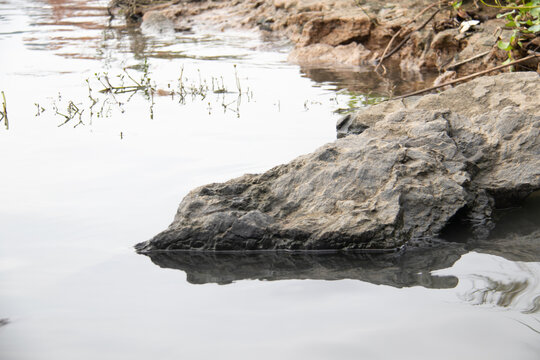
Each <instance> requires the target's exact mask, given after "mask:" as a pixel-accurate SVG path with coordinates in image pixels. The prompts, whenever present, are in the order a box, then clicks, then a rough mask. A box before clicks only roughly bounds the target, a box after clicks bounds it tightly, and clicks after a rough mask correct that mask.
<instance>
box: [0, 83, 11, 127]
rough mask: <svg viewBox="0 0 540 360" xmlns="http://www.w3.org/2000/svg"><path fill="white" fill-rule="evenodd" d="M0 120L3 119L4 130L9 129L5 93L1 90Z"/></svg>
mask: <svg viewBox="0 0 540 360" xmlns="http://www.w3.org/2000/svg"><path fill="white" fill-rule="evenodd" d="M0 116H1V117H0V121H2V120H4V125H6V130H9V121H8V114H7V101H6V94H4V92H3V91H2V110H0Z"/></svg>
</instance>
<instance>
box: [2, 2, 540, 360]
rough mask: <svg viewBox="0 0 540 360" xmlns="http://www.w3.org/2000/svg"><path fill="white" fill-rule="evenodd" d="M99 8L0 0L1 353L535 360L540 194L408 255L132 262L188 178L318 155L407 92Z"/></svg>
mask: <svg viewBox="0 0 540 360" xmlns="http://www.w3.org/2000/svg"><path fill="white" fill-rule="evenodd" d="M105 4H106V1H76V0H66V1H60V0H57V1H29V0H19V1H15V0H3V1H0V49H1V50H2V51H1V54H0V64H1V68H2V71H1V72H0V91H4V93H5V95H6V102H7V110H8V119H9V129H6V127H5V123H4V122H2V123H0V154H2V157H1V172H0V174H1V179H2V180H1V184H2V185H1V186H0V200H1V201H0V319H1V320H0V358H2V359H8V360H11V359H55V360H56V359H124V358H125V359H150V358H157V359H178V358H187V359H211V358H225V359H232V358H234V359H253V358H257V359H275V358H282V359H349V358H350V359H353V358H354V359H358V358H365V359H389V358H398V357H399V358H402V359H433V358H436V359H456V358H477V359H488V358H489V359H509V358H515V359H537V358H538V355H539V354H540V341H539V340H540V333H539V331H540V315H539V308H540V249H539V245H538V243H539V241H540V237H539V235H538V234H539V228H540V227H539V225H540V224H539V223H538V219H539V218H540V200H539V196H538V194H537V195H535V196H533V197H532V198H531V199H529V201H528V203H527V204H526V206H525V208H523V209H508V210H506V211H504V212H501V214H500V216H501V222H500V226H499V227H498V228H497V229H496V231H495V233H494V236H493V238H492V239H490V240H489V241H486V242H476V243H475V242H471V241H469V242H465V241H464V240H465V239H464V238H463V237H462V236H461V237H460V236H457V239H454V240H456V242H454V243H451V244H447V245H445V246H440V247H437V248H434V249H427V250H419V251H409V252H407V253H406V254H402V256H394V255H385V256H382V257H373V256H371V257H370V256H361V255H348V256H337V255H332V254H326V255H324V254H323V255H319V256H315V255H305V254H304V255H302V254H296V255H295V254H290V255H283V256H278V255H276V254H259V255H257V256H251V257H250V256H232V255H229V256H218V255H216V256H212V255H208V256H185V255H182V254H176V255H174V254H169V255H167V254H162V255H155V256H152V257H150V258H148V257H146V256H141V255H136V254H135V253H134V252H133V250H132V248H131V246H132V245H133V244H135V243H137V242H140V241H143V240H146V239H148V238H150V237H151V236H152V235H154V234H156V233H157V232H159V231H160V230H162V229H163V228H165V227H166V226H167V225H168V223H169V222H170V221H171V220H172V216H173V215H174V212H175V210H176V207H177V205H178V202H179V201H180V199H181V198H182V196H184V195H185V194H186V193H187V192H188V191H189V190H190V189H192V188H193V187H195V186H198V185H201V184H204V183H208V182H213V181H221V180H225V179H228V178H231V177H233V176H237V175H240V174H243V173H245V172H257V171H263V170H265V169H267V168H269V167H271V166H274V165H277V164H279V163H283V162H286V161H288V160H290V159H292V158H294V157H295V156H297V155H300V154H302V153H306V152H310V151H312V150H313V149H314V148H316V147H317V146H320V145H322V144H324V143H325V142H328V141H331V140H333V139H334V138H335V132H334V123H335V121H336V119H337V118H338V117H339V115H338V114H336V113H335V111H336V110H338V111H344V110H346V109H348V108H351V107H358V106H362V103H363V102H366V101H369V99H370V98H369V97H366V96H364V95H363V94H362V93H361V92H357V91H365V86H366V85H363V84H373V85H371V86H369V89H368V90H369V91H366V93H367V92H370V91H371V94H372V95H371V96H381V95H384V93H385V91H387V90H388V89H391V88H394V85H392V84H398V85H397V86H396V88H399V86H400V85H399V84H400V81H399V79H391V80H389V81H390V85H388V82H382V81H381V82H377V81H373V80H370V79H371V78H370V77H369V76H370V75H369V74H368V73H367V72H366V71H365V70H361V69H355V71H345V72H343V70H339V71H337V70H335V69H302V68H299V67H297V66H294V65H290V64H287V63H286V61H285V60H286V53H287V51H288V48H287V45H283V44H266V43H262V42H261V41H260V40H259V39H258V36H257V34H255V33H249V32H224V33H221V32H219V31H214V30H212V29H207V28H206V29H205V28H200V29H193V31H192V32H190V33H169V34H154V33H152V31H146V32H144V33H141V31H140V30H139V29H135V28H126V27H124V26H123V24H122V23H121V22H120V21H119V20H112V21H110V19H109V18H108V16H107V15H106V11H105V10H104V8H103V6H104V5H105ZM392 81H395V83H392ZM358 84H362V85H358ZM381 84H383V85H384V86H383V87H381ZM401 84H407V82H401ZM409 84H410V82H409ZM353 85H356V86H357V87H356V88H355V87H354V86H353ZM133 87H138V88H137V90H136V91H134V90H133ZM107 88H114V89H113V92H117V93H116V94H114V93H110V92H109V93H106V92H105V93H104V92H100V91H101V90H105V89H107ZM347 89H348V90H347ZM403 89H405V88H403ZM151 90H153V91H151ZM403 91H405V90H403ZM0 101H1V100H0ZM330 280H331V281H330Z"/></svg>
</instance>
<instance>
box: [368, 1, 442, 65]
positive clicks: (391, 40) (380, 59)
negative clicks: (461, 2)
mask: <svg viewBox="0 0 540 360" xmlns="http://www.w3.org/2000/svg"><path fill="white" fill-rule="evenodd" d="M443 2H444V0H442V1H439V2H436V3H433V4H431V5H429V6H427V7H425V8H424V9H423V10H422V11H420V12H419V13H418V14H416V16H415V17H414V18H413V19H411V20H410V21H408V22H407V23H406V24H404V25H403V26H402V27H401V29H399V30H398V32H396V33H395V34H394V36H392V38H391V39H390V42H389V43H388V44H387V45H386V48H385V49H384V51H383V53H382V55H381V57H380V58H379V61H378V63H377V66H376V67H375V71H377V69H378V68H379V66H381V64H382V62H383V61H384V60H385V59H386V53H387V52H388V49H390V46H391V45H392V44H393V43H394V40H395V39H396V38H397V37H398V36H400V35H401V33H402V32H403V30H404V29H405V27H406V26H409V25H410V24H412V23H414V22H416V20H418V18H419V17H420V16H422V15H424V13H425V12H426V11H428V10H429V9H431V8H433V7H435V6H438V5H440V4H442V3H443ZM424 26H425V25H424ZM413 31H415V30H413Z"/></svg>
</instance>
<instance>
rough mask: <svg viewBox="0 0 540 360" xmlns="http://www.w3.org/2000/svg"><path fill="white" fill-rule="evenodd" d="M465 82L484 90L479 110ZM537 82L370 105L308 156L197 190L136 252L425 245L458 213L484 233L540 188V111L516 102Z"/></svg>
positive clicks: (503, 79) (515, 77)
mask: <svg viewBox="0 0 540 360" xmlns="http://www.w3.org/2000/svg"><path fill="white" fill-rule="evenodd" d="M486 81H488V82H486ZM489 81H491V82H489ZM508 84H518V85H512V86H508ZM464 86H465V87H466V88H467V89H468V90H470V91H471V92H472V93H473V94H477V95H478V96H477V98H482V100H483V104H484V107H483V112H482V113H480V111H481V109H480V107H478V108H477V109H476V110H475V108H474V107H473V106H472V105H471V106H468V104H469V103H470V102H471V101H472V102H473V103H474V104H476V102H477V101H478V99H476V101H475V100H474V99H473V100H470V101H469V102H467V101H466V100H465V99H466V98H467V97H468V95H467V93H466V92H465V89H464V88H463V87H464ZM539 87H540V81H539V80H538V75H536V74H534V73H524V74H519V73H518V74H503V75H499V76H497V77H494V78H491V80H489V79H488V80H486V79H478V80H475V81H473V82H471V83H468V84H465V85H463V86H462V87H457V88H455V89H451V90H448V91H446V92H443V93H441V94H438V95H428V96H425V97H422V98H420V99H416V100H411V102H412V104H415V105H414V106H412V107H410V108H404V107H400V106H401V105H399V104H398V103H395V102H388V103H385V104H383V105H378V106H375V107H373V108H372V109H370V110H368V112H369V119H370V121H369V122H368V121H362V119H363V115H362V113H360V114H359V115H357V116H355V117H351V119H349V120H345V121H342V122H341V123H340V124H339V126H340V129H341V134H342V135H343V132H344V130H343V129H344V128H346V130H345V132H348V133H350V135H348V136H345V137H343V138H342V139H338V140H337V141H336V142H334V143H331V144H327V145H325V146H323V147H321V148H320V149H318V150H317V151H315V152H314V153H312V154H309V155H306V156H302V157H299V158H297V159H296V160H294V161H292V162H291V163H289V164H286V165H281V166H277V167H275V168H273V169H271V170H269V171H268V172H266V173H264V174H260V175H245V176H242V177H240V178H237V179H234V180H231V181H228V182H226V183H222V184H210V185H206V186H202V187H200V188H198V189H195V190H193V191H192V192H190V193H189V194H188V195H187V196H186V197H185V198H184V200H183V201H182V202H181V204H180V206H179V209H178V212H177V214H176V217H175V219H174V221H173V223H172V224H171V225H170V227H169V228H168V229H167V230H165V231H164V232H162V233H161V234H159V235H157V236H156V237H155V238H154V239H152V240H151V241H148V242H144V243H141V244H138V245H137V246H136V248H137V249H138V250H139V251H152V250H207V251H234V250H268V249H273V250H279V249H287V250H369V249H379V250H385V249H396V248H399V247H401V246H403V245H406V244H426V243H429V241H430V240H431V239H435V238H437V237H438V236H439V235H440V234H441V232H442V231H443V230H444V229H445V227H446V226H447V225H448V224H451V223H452V222H453V221H456V219H461V218H464V219H467V222H468V224H469V225H470V226H471V228H472V231H473V233H474V234H475V236H476V237H478V238H485V237H487V235H488V234H489V232H490V230H491V229H492V228H493V221H492V212H493V210H494V208H495V206H496V205H497V204H500V205H502V206H508V205H509V204H515V203H518V202H519V201H521V200H523V199H524V198H525V197H526V196H527V195H528V194H530V193H532V192H533V191H535V190H538V189H540V116H539V115H538V114H537V113H536V107H535V106H534V105H531V103H530V101H525V100H526V99H525V100H523V101H522V100H519V99H521V98H522V97H523V96H524V94H527V95H526V96H535V94H538V91H539ZM524 89H527V91H526V92H524ZM460 91H461V92H463V94H464V96H465V97H464V98H463V103H460V102H459V101H458V102H457V103H454V101H456V97H457V96H458V95H457V93H460ZM503 94H504V95H503ZM497 99H498V101H496V100H497ZM431 107H436V108H438V109H442V110H433V109H431ZM374 109H375V110H374ZM345 123H346V124H345Z"/></svg>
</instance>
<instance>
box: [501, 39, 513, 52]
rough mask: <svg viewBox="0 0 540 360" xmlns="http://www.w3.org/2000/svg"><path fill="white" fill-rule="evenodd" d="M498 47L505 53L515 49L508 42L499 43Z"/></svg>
mask: <svg viewBox="0 0 540 360" xmlns="http://www.w3.org/2000/svg"><path fill="white" fill-rule="evenodd" d="M497 47H498V48H499V49H501V50H504V51H510V50H513V49H514V48H513V47H512V45H510V43H509V42H507V41H499V42H497Z"/></svg>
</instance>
